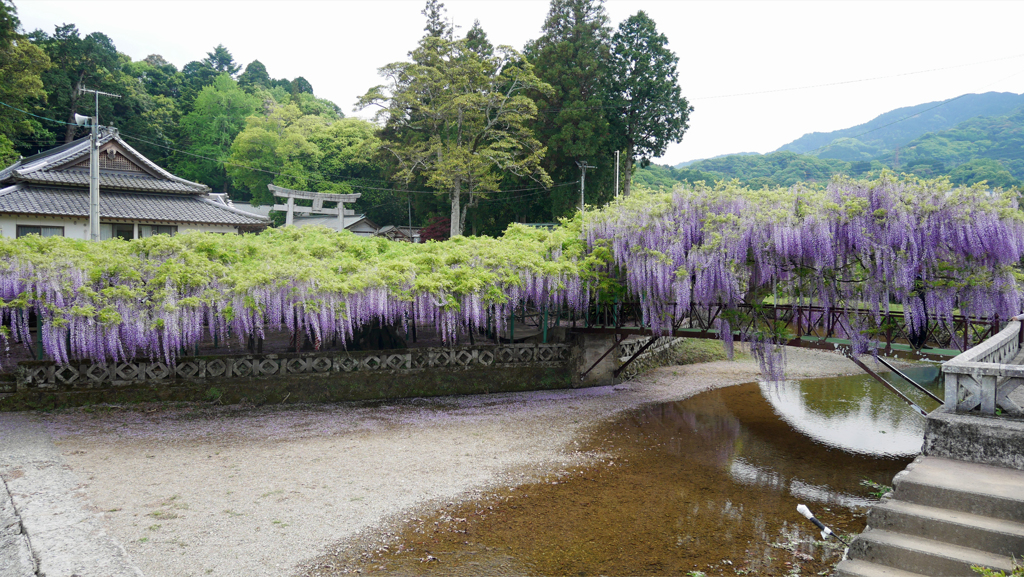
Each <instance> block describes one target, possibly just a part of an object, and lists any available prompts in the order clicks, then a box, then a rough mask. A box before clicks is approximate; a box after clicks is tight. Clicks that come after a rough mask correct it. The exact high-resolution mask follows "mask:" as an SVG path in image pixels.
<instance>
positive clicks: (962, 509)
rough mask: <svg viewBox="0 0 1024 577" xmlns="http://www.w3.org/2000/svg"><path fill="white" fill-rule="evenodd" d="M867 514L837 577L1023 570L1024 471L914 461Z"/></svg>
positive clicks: (969, 576)
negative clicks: (865, 524)
mask: <svg viewBox="0 0 1024 577" xmlns="http://www.w3.org/2000/svg"><path fill="white" fill-rule="evenodd" d="M893 484H894V485H895V490H894V491H893V493H890V496H889V497H888V498H886V499H883V501H882V503H881V504H879V505H877V506H875V507H874V508H872V509H871V511H870V513H868V528H867V529H866V530H865V531H864V532H863V533H861V535H860V536H858V537H857V538H856V539H855V540H854V541H853V542H852V543H851V545H850V551H849V554H848V558H847V559H846V560H845V561H843V562H841V563H840V564H839V566H838V567H837V568H836V571H837V573H836V575H837V576H838V577H883V576H884V577H920V576H928V577H960V576H963V577H978V574H977V573H975V572H974V571H972V570H971V565H982V566H985V567H990V568H993V569H999V570H1003V571H1005V572H1006V573H1007V574H1009V573H1010V572H1011V571H1012V569H1013V564H1014V559H1016V561H1017V563H1021V564H1024V471H1020V470H1016V469H1009V468H1002V467H995V466H991V465H984V464H978V463H968V462H965V461H959V460H954V459H947V458H943V457H918V458H917V459H916V460H915V461H914V462H913V463H912V464H911V465H910V466H908V467H907V469H906V470H905V471H903V472H901V473H900V474H899V475H897V476H896V478H895V479H894V480H893Z"/></svg>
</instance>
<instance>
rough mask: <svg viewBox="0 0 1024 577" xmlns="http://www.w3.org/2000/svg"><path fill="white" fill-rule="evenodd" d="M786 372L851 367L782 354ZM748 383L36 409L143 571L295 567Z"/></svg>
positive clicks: (647, 380)
mask: <svg viewBox="0 0 1024 577" xmlns="http://www.w3.org/2000/svg"><path fill="white" fill-rule="evenodd" d="M787 365H788V372H789V377H790V378H803V377H822V376H831V375H840V374H853V373H855V372H857V368H856V367H855V366H854V365H853V364H852V363H851V362H850V361H849V360H847V359H845V358H844V357H842V356H840V355H838V354H832V353H826V352H820V351H808V350H802V349H793V350H790V351H789V353H788V362H787ZM757 377H758V370H757V366H756V363H755V362H754V361H752V360H750V359H749V358H746V359H743V360H738V361H734V362H730V361H719V362H712V363H705V364H699V365H689V366H683V367H666V368H661V369H656V370H654V371H651V372H649V373H647V374H645V375H643V376H641V377H639V378H638V379H636V380H634V381H632V382H628V383H624V384H622V385H618V386H615V387H598V388H589V389H576V390H562V391H547V392H533V393H521V394H499V395H483V396H471V397H470V396H467V397H444V398H436V399H408V400H403V401H395V402H388V403H376V404H332V405H279V406H270V407H247V406H228V407H221V406H213V405H199V404H190V405H185V406H178V407H174V406H169V405H150V406H140V405H133V406H131V407H124V408H120V407H109V408H108V407H102V408H91V409H76V410H71V411H64V412H56V413H40V414H37V415H36V416H35V417H34V418H35V419H39V420H40V421H41V422H43V424H45V426H46V427H47V430H48V431H49V433H50V435H51V436H52V437H53V440H54V442H55V443H56V445H57V447H58V449H59V450H60V451H61V453H62V454H63V456H64V458H65V460H66V462H67V463H68V465H69V466H70V467H71V469H72V470H73V471H74V472H75V473H76V474H77V476H78V477H79V479H80V480H81V482H82V483H83V486H84V491H85V494H86V495H87V497H88V498H89V500H90V501H91V503H92V505H93V506H94V507H95V508H96V510H97V511H100V512H102V517H103V522H104V523H105V525H106V529H107V531H108V532H109V533H110V534H112V535H113V536H115V537H116V538H117V539H119V540H120V541H121V543H122V544H123V545H124V547H125V548H126V549H127V551H128V553H129V554H130V555H131V557H132V559H133V561H134V562H135V564H136V565H138V567H139V568H141V569H142V571H143V572H144V573H145V574H146V575H147V576H150V577H161V576H176V577H177V576H191V575H224V576H237V575H252V576H256V575H295V574H306V573H308V572H309V571H311V570H312V569H313V567H312V565H311V564H313V563H315V562H316V561H315V560H317V559H318V558H322V556H324V555H325V554H328V553H331V552H336V551H339V550H341V549H344V548H346V547H351V546H354V545H355V544H359V546H372V543H375V542H384V541H386V540H387V538H388V536H389V535H391V534H392V532H393V531H394V528H395V527H396V526H397V525H396V523H402V522H403V521H405V520H408V519H411V518H415V517H416V516H417V515H423V514H426V513H427V512H429V511H432V510H434V509H435V508H437V507H441V506H448V505H453V504H458V503H463V502H466V501H469V500H473V499H477V498H480V497H481V496H482V495H484V494H486V493H487V492H488V491H492V490H496V489H501V488H509V487H514V486H516V485H519V484H522V483H527V482H530V481H532V480H535V479H538V478H540V477H543V476H548V475H552V474H557V473H558V472H559V471H562V470H569V469H572V468H576V467H580V466H585V465H587V464H590V463H593V462H595V461H596V460H598V459H601V458H603V457H605V456H604V455H599V454H596V453H592V452H585V451H582V450H580V449H579V446H580V442H581V440H582V439H584V438H585V435H586V434H587V431H588V430H590V429H592V428H593V427H595V426H597V425H599V424H601V423H604V422H606V421H607V420H608V419H611V418H613V417H614V416H615V415H616V414H618V413H620V412H621V411H624V410H628V409H631V408H635V407H637V406H640V405H643V404H646V403H652V402H663V401H670V400H678V399H682V398H686V397H688V396H691V395H693V394H696V393H698V392H701V391H704V390H708V389H711V388H715V387H722V386H727V385H732V384H738V383H743V382H751V381H754V380H756V379H757Z"/></svg>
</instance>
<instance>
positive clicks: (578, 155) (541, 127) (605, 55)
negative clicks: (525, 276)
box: [526, 0, 615, 220]
mask: <svg viewBox="0 0 1024 577" xmlns="http://www.w3.org/2000/svg"><path fill="white" fill-rule="evenodd" d="M610 39H611V29H610V28H609V27H608V15H607V14H606V13H605V10H604V3H603V0H552V1H551V5H550V7H549V9H548V14H547V18H546V19H545V20H544V25H543V28H542V29H541V36H540V38H538V39H537V40H534V41H532V42H530V43H529V44H528V45H527V47H526V54H527V56H528V57H529V59H530V61H531V62H532V63H533V64H534V66H535V67H536V70H537V76H538V77H540V79H541V80H543V81H544V82H545V83H547V84H550V85H551V87H552V88H553V90H552V91H551V92H548V93H541V92H537V93H534V94H532V96H533V98H534V99H535V100H536V102H537V106H538V108H539V109H540V114H539V115H538V118H537V121H536V122H535V125H534V127H535V130H536V134H537V137H538V138H539V139H540V141H541V142H543V143H544V145H545V146H546V147H547V155H546V156H545V157H544V160H543V166H544V169H545V170H546V171H547V173H548V174H550V175H551V178H553V179H554V180H555V182H570V181H574V180H578V179H579V177H580V173H579V168H578V167H577V164H576V163H577V162H584V161H585V162H589V163H590V164H592V165H597V166H598V167H599V168H598V170H592V171H590V172H588V174H587V191H588V194H587V199H588V202H589V203H591V204H602V203H604V202H607V201H608V200H609V199H611V198H612V196H613V195H614V191H613V190H612V189H613V186H612V183H613V182H614V177H615V171H614V170H613V169H612V168H611V167H612V166H613V162H612V160H611V159H612V157H613V155H614V150H615V146H614V142H613V141H612V139H611V133H610V132H609V128H610V125H609V123H608V109H607V108H606V106H607V104H608V102H607V88H606V86H605V85H604V84H603V83H602V79H603V78H604V77H605V76H607V74H608V62H609V41H610ZM548 201H549V206H548V207H547V211H546V212H548V214H547V215H544V216H540V215H538V216H539V217H540V218H544V217H545V216H546V218H545V220H546V219H553V218H557V217H561V216H567V215H568V214H570V213H572V212H573V211H574V210H575V209H576V208H577V207H578V205H579V189H578V188H574V187H559V188H555V189H552V191H551V195H550V197H549V198H548Z"/></svg>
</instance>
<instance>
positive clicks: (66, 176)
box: [15, 169, 200, 194]
mask: <svg viewBox="0 0 1024 577" xmlns="http://www.w3.org/2000/svg"><path fill="white" fill-rule="evenodd" d="M20 172H21V171H15V180H16V181H19V182H32V183H37V184H57V185H60V184H70V185H73V186H89V171H88V170H81V169H68V170H54V171H41V170H40V171H36V172H32V173H29V174H27V175H24V176H23V175H21V174H19V173H20ZM99 180H100V190H104V189H115V190H145V191H152V192H185V193H192V194H195V193H197V192H200V191H199V190H198V189H197V188H196V186H195V185H189V184H185V183H183V182H178V181H174V180H166V179H163V178H153V177H152V176H150V175H148V174H138V175H135V174H126V173H117V172H111V171H107V170H101V171H100V179H99Z"/></svg>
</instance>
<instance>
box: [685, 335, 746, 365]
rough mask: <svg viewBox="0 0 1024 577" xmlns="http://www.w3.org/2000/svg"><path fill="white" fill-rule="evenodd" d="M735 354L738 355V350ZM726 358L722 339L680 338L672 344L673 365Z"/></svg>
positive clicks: (708, 361)
mask: <svg viewBox="0 0 1024 577" xmlns="http://www.w3.org/2000/svg"><path fill="white" fill-rule="evenodd" d="M736 356H739V351H737V355H736ZM728 358H729V357H728V356H727V355H726V354H725V347H724V346H723V344H722V341H720V340H717V339H681V340H678V341H676V343H675V344H674V345H672V363H671V364H673V365H694V364H697V363H710V362H712V361H724V360H726V359H728Z"/></svg>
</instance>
